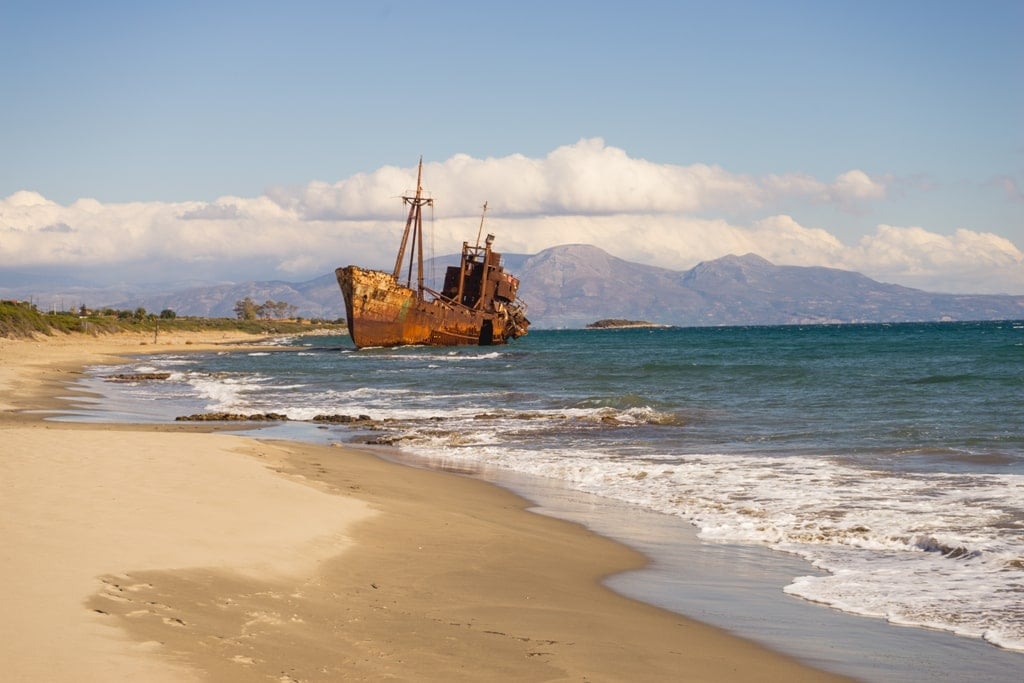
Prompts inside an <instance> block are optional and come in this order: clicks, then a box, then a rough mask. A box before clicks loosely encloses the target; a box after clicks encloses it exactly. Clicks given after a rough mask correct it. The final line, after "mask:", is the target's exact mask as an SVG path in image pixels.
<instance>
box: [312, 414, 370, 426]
mask: <svg viewBox="0 0 1024 683" xmlns="http://www.w3.org/2000/svg"><path fill="white" fill-rule="evenodd" d="M371 421H372V418H371V417H370V416H369V415H358V416H356V415H317V416H316V417H314V418H313V422H329V423H331V424H350V423H352V422H371Z"/></svg>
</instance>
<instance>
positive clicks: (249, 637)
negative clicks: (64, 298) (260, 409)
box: [0, 333, 848, 682]
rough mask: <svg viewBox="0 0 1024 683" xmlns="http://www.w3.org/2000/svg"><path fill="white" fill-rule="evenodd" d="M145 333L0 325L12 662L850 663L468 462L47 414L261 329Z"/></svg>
mask: <svg viewBox="0 0 1024 683" xmlns="http://www.w3.org/2000/svg"><path fill="white" fill-rule="evenodd" d="M144 341H145V340H143V339H142V338H140V337H132V336H129V335H119V336H116V337H100V338H91V337H75V336H72V337H61V338H55V339H49V340H45V341H11V340H0V544H2V548H3V549H2V550H0V554H2V557H3V562H2V564H0V599H2V600H3V602H4V604H5V606H6V607H7V609H5V610H4V612H3V616H2V617H0V662H2V664H0V667H3V671H2V673H3V678H4V679H5V680H13V681H38V680H50V681H71V680H75V681H101V680H102V681H109V680H129V679H135V680H147V681H190V680H214V681H253V680H274V681H289V680H295V681H332V680H342V679H344V680H379V679H384V678H389V679H395V680H409V681H423V680H438V681H439V680H466V681H470V680H473V681H477V680H529V681H560V680H565V681H568V680H589V681H623V680H630V681H662V680H681V681H768V682H771V681H831V680H836V681H838V680H848V679H843V678H842V677H840V676H837V675H831V674H826V673H823V672H821V671H818V670H815V669H813V668H811V667H809V666H807V665H805V664H803V663H800V662H797V661H796V660H794V659H791V658H789V657H786V656H783V655H780V654H778V653H776V652H773V651H771V650H768V649H766V648H764V647H761V646H759V645H756V644H754V643H751V642H750V641H747V640H743V639H740V638H738V637H735V636H732V635H730V634H728V633H726V632H725V631H722V630H720V629H718V628H715V627H712V626H708V625H705V624H702V623H699V622H696V621H693V620H690V619H687V618H685V617H682V616H680V615H678V614H675V613H673V612H670V611H667V610H663V609H659V608H657V607H653V606H651V605H648V604H645V603H642V602H638V601H635V600H631V599H629V598H626V597H623V596H621V595H618V594H616V593H614V592H612V591H611V590H609V589H608V588H606V587H605V586H604V585H603V583H602V581H603V580H604V579H605V578H606V577H608V576H610V575H612V574H616V573H618V572H622V571H624V570H628V569H636V568H640V567H643V566H644V565H645V564H646V558H645V557H644V556H642V555H641V554H639V553H638V552H636V551H634V550H631V549H629V548H627V547H626V546H624V545H621V544H619V543H617V542H614V541H611V540H609V539H607V538H604V537H602V536H599V535H597V534H595V533H593V532H591V531H588V530H587V529H585V528H584V527H582V526H580V525H578V524H575V523H572V522H568V521H564V520H560V519H556V518H552V517H548V516H544V515H537V514H533V513H530V512H528V511H527V510H526V508H527V507H528V503H527V502H526V501H525V500H524V499H522V498H520V497H518V496H516V495H515V494H513V493H511V492H509V491H507V490H504V489H502V488H499V487H497V486H494V485H491V484H487V483H485V482H482V481H479V480H476V479H472V478H467V477H461V476H457V475H454V474H450V473H445V472H436V471H429V470H424V469H419V468H414V467H407V466H403V465H399V464H395V463H392V462H388V461H385V460H382V459H380V458H377V457H375V456H373V455H370V454H367V453H362V452H359V451H356V450H352V449H347V448H338V447H332V446H323V445H316V444H308V443H299V442H293V441H272V442H268V441H257V440H255V439H251V438H248V437H245V436H238V435H227V434H217V433H214V432H215V431H216V430H217V427H216V426H215V425H211V424H184V423H183V424H178V423H175V424H166V425H111V424H95V423H71V422H52V421H44V419H43V418H44V417H45V415H46V414H47V413H46V412H38V411H58V410H60V408H61V406H63V405H66V404H65V403H64V402H63V401H62V400H61V399H60V398H59V397H61V396H67V395H68V394H69V393H70V390H69V388H68V386H67V382H68V381H69V380H73V379H74V378H75V377H76V376H77V375H76V373H77V372H79V370H80V368H81V367H82V366H84V365H95V364H100V363H103V362H107V361H113V360H116V357H117V354H127V353H132V354H134V353H145V352H164V351H172V350H188V349H192V350H198V349H206V348H216V347H215V346H213V345H215V344H217V345H220V344H225V343H234V342H238V343H246V342H249V341H251V339H248V338H245V337H244V336H243V337H242V338H240V339H230V338H227V337H225V336H224V335H221V334H219V333H218V334H217V335H209V334H207V335H192V336H185V335H175V336H168V337H167V338H166V339H162V340H161V342H160V343H159V344H152V343H144ZM237 428H238V425H231V429H232V430H237Z"/></svg>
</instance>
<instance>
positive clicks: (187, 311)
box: [0, 244, 1024, 328]
mask: <svg viewBox="0 0 1024 683" xmlns="http://www.w3.org/2000/svg"><path fill="white" fill-rule="evenodd" d="M503 259H504V263H505V267H506V270H508V271H510V272H512V273H514V274H515V275H516V276H517V277H518V278H519V279H520V281H521V283H522V284H521V286H520V290H519V296H520V298H521V299H522V300H523V301H525V302H526V303H527V305H528V307H529V311H528V316H529V318H530V320H531V322H532V324H533V326H534V328H577V327H584V326H585V325H587V324H589V323H591V322H593V321H595V320H599V319H604V318H621V319H627V320H644V321H648V322H652V323H659V324H665V325H679V326H708V325H787V324H816V323H854V322H905V321H937V320H1001V319H1021V318H1024V295H992V294H938V293H932V292H925V291H923V290H919V289H913V288H910V287H902V286H900V285H893V284H885V283H881V282H877V281H875V280H872V279H871V278H868V277H866V276H864V275H862V274H860V273H856V272H852V271H846V270H839V269H835V268H823V267H804V266H778V265H775V264H772V263H771V262H769V261H767V260H765V259H764V258H761V257H760V256H757V255H755V254H747V255H745V256H734V255H730V256H725V257H722V258H719V259H715V260H713V261H705V262H702V263H699V264H697V265H696V266H694V267H693V268H691V269H689V270H682V271H680V270H671V269H668V268H659V267H655V266H647V265H643V264H640V263H634V262H630V261H626V260H623V259H620V258H616V257H615V256H612V255H610V254H608V253H607V252H605V251H603V250H601V249H599V248H597V247H594V246H590V245H583V244H570V245H562V246H558V247H552V248H550V249H545V250H544V251H542V252H540V253H538V254H533V255H528V254H505V255H504V256H503ZM453 262H455V263H457V262H458V257H457V256H449V257H439V258H437V259H434V260H433V263H428V264H427V265H426V271H427V272H428V273H429V272H432V271H436V272H438V273H443V272H444V267H445V266H446V265H448V264H450V263H453ZM339 265H347V264H339ZM8 284H10V283H8ZM2 285H3V283H0V297H2V298H5V299H6V298H27V293H26V292H24V291H21V290H20V289H19V288H18V287H11V286H2ZM41 286H42V285H40V284H39V283H33V284H31V285H28V287H31V288H32V291H33V292H34V293H35V295H36V296H37V297H38V296H40V295H46V294H48V293H47V292H45V291H43V290H41V289H40V287H41ZM434 288H435V289H439V287H437V286H435V287H434ZM22 289H23V288H22ZM50 294H52V292H50ZM62 297H68V298H73V297H77V298H76V299H75V305H77V304H78V303H79V302H80V303H82V304H85V305H87V306H90V307H94V308H95V307H100V306H109V307H112V308H116V309H127V310H135V309H137V308H139V307H142V308H145V309H146V310H147V311H150V312H159V311H162V310H164V309H171V310H173V311H175V312H176V313H177V314H178V315H194V316H210V317H233V316H234V315H235V313H234V307H235V303H236V302H237V301H240V300H242V299H244V298H246V297H249V298H251V299H252V300H253V301H254V302H256V303H263V302H265V301H267V300H271V301H283V302H287V303H289V304H292V305H294V306H295V307H296V311H297V315H299V316H302V317H306V318H324V319H328V320H334V319H337V318H343V317H344V315H345V311H344V302H343V300H342V297H341V292H340V290H339V289H338V284H337V282H336V280H335V278H334V274H333V273H329V274H327V275H323V276H321V277H318V278H316V279H314V280H309V281H306V282H300V283H292V282H285V281H278V280H274V281H263V282H246V283H243V284H223V285H208V286H192V287H186V288H182V289H173V290H171V289H170V288H169V289H168V290H165V291H154V290H152V289H150V290H147V291H141V290H140V291H136V292H133V293H128V292H126V291H125V290H124V288H121V289H119V290H90V289H88V288H84V287H76V288H74V289H72V290H71V291H67V290H64V291H63V292H62Z"/></svg>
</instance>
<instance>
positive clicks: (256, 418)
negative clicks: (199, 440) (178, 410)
mask: <svg viewBox="0 0 1024 683" xmlns="http://www.w3.org/2000/svg"><path fill="white" fill-rule="evenodd" d="M287 419H288V416H287V415H282V414H281V413H253V414H251V415H246V414H244V413H193V414H192V415H179V416H178V417H176V418H174V420H175V421H176V422H283V421H285V420H287Z"/></svg>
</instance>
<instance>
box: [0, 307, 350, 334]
mask: <svg viewBox="0 0 1024 683" xmlns="http://www.w3.org/2000/svg"><path fill="white" fill-rule="evenodd" d="M314 329H325V330H332V329H337V330H339V331H343V330H344V329H345V321H344V320H333V321H328V320H320V319H303V318H290V319H273V318H268V317H263V318H252V319H244V318H241V317H239V318H204V317H193V316H178V315H177V314H176V313H175V312H174V311H172V310H170V309H165V310H163V311H161V312H160V313H149V312H147V311H146V309H144V308H137V309H135V310H131V311H125V310H116V309H112V308H104V309H99V310H90V309H87V308H85V307H84V306H83V307H81V308H80V309H79V310H77V311H51V312H44V311H40V310H39V309H38V308H37V307H36V306H35V305H34V304H32V303H29V302H25V301H0V337H7V338H15V339H17V338H27V337H33V336H35V335H46V336H52V335H54V334H89V335H93V336H97V335H101V334H117V333H121V332H135V333H139V332H143V333H152V334H153V335H154V336H155V335H157V334H159V333H160V332H173V331H189V332H209V331H221V330H223V331H231V332H247V333H251V334H299V333H303V332H309V331H311V330H314Z"/></svg>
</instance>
